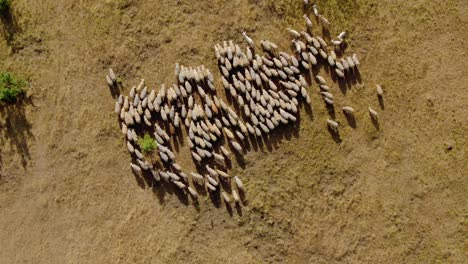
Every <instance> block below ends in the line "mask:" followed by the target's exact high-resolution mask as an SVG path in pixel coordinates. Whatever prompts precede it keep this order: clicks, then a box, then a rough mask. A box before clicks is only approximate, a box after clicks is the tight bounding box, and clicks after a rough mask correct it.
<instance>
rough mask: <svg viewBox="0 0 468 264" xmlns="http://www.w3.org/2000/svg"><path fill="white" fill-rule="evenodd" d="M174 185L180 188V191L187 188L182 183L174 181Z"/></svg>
mask: <svg viewBox="0 0 468 264" xmlns="http://www.w3.org/2000/svg"><path fill="white" fill-rule="evenodd" d="M173 183H174V184H175V185H176V186H177V187H179V188H180V189H185V188H186V187H187V186H185V184H183V183H182V182H180V181H173Z"/></svg>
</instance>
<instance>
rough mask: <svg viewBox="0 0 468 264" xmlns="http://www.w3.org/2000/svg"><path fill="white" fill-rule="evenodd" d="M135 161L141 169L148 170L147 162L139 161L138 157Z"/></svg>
mask: <svg viewBox="0 0 468 264" xmlns="http://www.w3.org/2000/svg"><path fill="white" fill-rule="evenodd" d="M137 162H138V164H139V165H140V168H141V169H143V170H148V169H149V167H148V164H147V163H145V162H143V161H141V160H139V159H138V160H137Z"/></svg>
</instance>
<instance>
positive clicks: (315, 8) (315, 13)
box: [312, 5, 319, 17]
mask: <svg viewBox="0 0 468 264" xmlns="http://www.w3.org/2000/svg"><path fill="white" fill-rule="evenodd" d="M312 8H313V9H314V15H315V16H316V17H318V16H319V12H318V9H317V5H314V6H313V7H312Z"/></svg>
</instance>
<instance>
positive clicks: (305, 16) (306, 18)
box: [304, 14, 312, 30]
mask: <svg viewBox="0 0 468 264" xmlns="http://www.w3.org/2000/svg"><path fill="white" fill-rule="evenodd" d="M304 19H305V21H306V26H307V28H308V29H309V30H311V29H312V21H311V20H310V18H309V17H308V16H307V15H306V14H304Z"/></svg>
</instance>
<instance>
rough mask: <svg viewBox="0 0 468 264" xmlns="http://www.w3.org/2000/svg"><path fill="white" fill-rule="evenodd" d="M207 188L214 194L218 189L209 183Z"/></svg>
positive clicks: (206, 183)
mask: <svg viewBox="0 0 468 264" xmlns="http://www.w3.org/2000/svg"><path fill="white" fill-rule="evenodd" d="M205 186H206V187H207V188H208V189H210V190H211V191H213V192H215V191H216V188H215V187H214V186H213V185H211V184H210V183H209V182H205Z"/></svg>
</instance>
